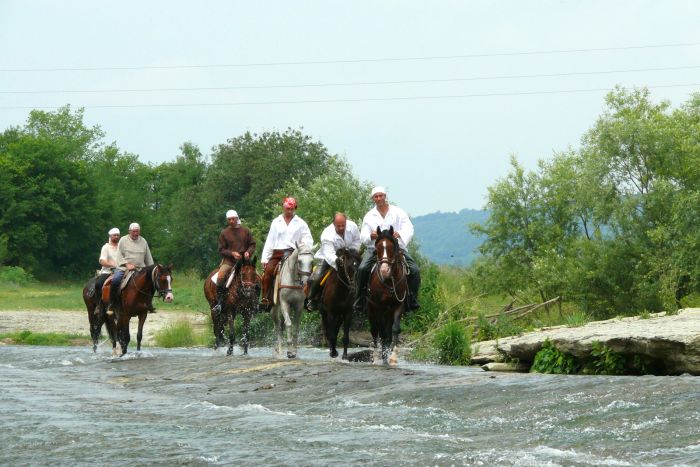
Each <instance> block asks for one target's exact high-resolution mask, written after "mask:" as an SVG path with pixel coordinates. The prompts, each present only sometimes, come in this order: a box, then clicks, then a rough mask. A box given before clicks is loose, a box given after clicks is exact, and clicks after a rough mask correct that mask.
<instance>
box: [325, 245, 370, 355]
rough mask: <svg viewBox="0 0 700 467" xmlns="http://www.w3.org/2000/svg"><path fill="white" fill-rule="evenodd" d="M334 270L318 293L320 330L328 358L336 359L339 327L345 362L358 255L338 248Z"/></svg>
mask: <svg viewBox="0 0 700 467" xmlns="http://www.w3.org/2000/svg"><path fill="white" fill-rule="evenodd" d="M336 255H337V256H338V260H337V267H338V270H337V271H336V270H335V269H333V268H331V269H330V270H329V275H328V276H327V279H325V281H326V282H325V285H324V287H323V291H322V292H321V300H320V301H319V311H320V312H321V319H322V320H323V329H324V330H325V333H326V340H327V341H328V347H329V348H330V355H331V357H332V358H336V357H337V356H338V350H337V349H336V343H337V341H338V332H339V331H340V326H341V325H342V326H343V356H342V359H343V360H347V359H348V344H349V343H350V323H351V322H352V302H353V299H354V297H355V271H357V267H358V265H359V264H360V255H359V253H357V252H356V251H354V250H347V249H345V248H340V249H339V250H338V251H337V252H336Z"/></svg>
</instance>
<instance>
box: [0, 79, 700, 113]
mask: <svg viewBox="0 0 700 467" xmlns="http://www.w3.org/2000/svg"><path fill="white" fill-rule="evenodd" d="M691 86H700V83H686V84H660V85H654V86H646V87H647V88H650V89H656V88H680V87H691ZM611 90H612V88H591V89H562V90H554V91H524V92H494V93H484V94H456V95H441V96H398V97H368V98H357V99H354V98H347V99H308V100H278V101H248V102H210V103H190V104H107V105H86V106H79V107H84V108H86V109H114V108H121V109H129V108H132V109H133V108H172V107H233V106H243V105H275V104H329V103H353V102H380V101H411V100H439V99H464V98H471V97H507V96H534V95H549V94H575V93H582V92H603V91H611ZM57 108H59V106H45V107H44V106H39V107H31V106H2V107H0V110H32V109H42V110H43V109H47V110H48V109H57Z"/></svg>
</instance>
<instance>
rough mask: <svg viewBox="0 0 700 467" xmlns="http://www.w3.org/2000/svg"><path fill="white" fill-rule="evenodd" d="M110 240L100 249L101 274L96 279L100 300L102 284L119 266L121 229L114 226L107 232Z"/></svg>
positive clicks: (97, 294) (97, 295)
mask: <svg viewBox="0 0 700 467" xmlns="http://www.w3.org/2000/svg"><path fill="white" fill-rule="evenodd" d="M107 235H108V237H109V241H108V242H107V243H105V244H104V245H102V250H100V259H99V263H100V266H102V269H100V274H99V275H98V276H97V279H95V296H96V297H97V299H98V301H99V300H100V297H102V285H104V283H105V281H106V280H107V278H108V277H109V276H110V274H112V273H113V272H114V268H116V267H117V245H118V244H119V236H120V232H119V229H118V228H116V227H114V228H112V229H110V230H109V232H107ZM99 310H100V307H99V306H98V307H95V314H97V313H99Z"/></svg>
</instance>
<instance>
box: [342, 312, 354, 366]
mask: <svg viewBox="0 0 700 467" xmlns="http://www.w3.org/2000/svg"><path fill="white" fill-rule="evenodd" d="M351 307H352V305H350V306H348V307H347V309H348V310H349V311H347V312H346V313H345V315H344V316H343V356H342V357H341V358H342V359H343V360H347V359H348V345H350V323H351V322H352V308H351Z"/></svg>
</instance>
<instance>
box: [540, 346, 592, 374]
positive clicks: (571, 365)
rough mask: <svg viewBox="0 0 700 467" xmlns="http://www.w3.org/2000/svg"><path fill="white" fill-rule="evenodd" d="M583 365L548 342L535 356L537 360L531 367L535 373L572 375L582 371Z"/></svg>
mask: <svg viewBox="0 0 700 467" xmlns="http://www.w3.org/2000/svg"><path fill="white" fill-rule="evenodd" d="M580 369H581V365H580V364H579V363H578V362H577V361H576V359H575V358H574V357H573V356H572V355H568V354H565V353H563V352H561V351H560V350H558V349H557V348H556V347H554V345H553V344H552V343H551V342H550V341H549V340H546V341H545V342H544V344H542V348H541V349H540V351H539V352H537V354H536V355H535V360H534V362H532V366H531V367H530V371H531V372H535V373H555V374H564V375H571V374H576V373H578V372H579V371H580Z"/></svg>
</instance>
